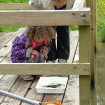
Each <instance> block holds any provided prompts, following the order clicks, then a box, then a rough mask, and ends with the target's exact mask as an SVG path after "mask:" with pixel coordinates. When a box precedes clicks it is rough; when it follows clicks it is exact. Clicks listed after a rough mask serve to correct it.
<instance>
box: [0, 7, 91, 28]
mask: <svg viewBox="0 0 105 105" xmlns="http://www.w3.org/2000/svg"><path fill="white" fill-rule="evenodd" d="M89 24H90V9H89V8H83V9H81V10H61V11H59V10H4V11H3V10H0V25H3V26H8V25H11V26H22V25H23V26H25V25H26V26H31V25H37V26H38V25H44V26H45V25H46V26H48V25H49V26H55V25H89Z"/></svg>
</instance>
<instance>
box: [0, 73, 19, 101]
mask: <svg viewBox="0 0 105 105" xmlns="http://www.w3.org/2000/svg"><path fill="white" fill-rule="evenodd" d="M17 77H18V75H6V76H4V77H3V78H2V79H1V80H0V89H1V90H4V91H9V90H10V89H11V87H12V86H13V84H14V83H15V82H16V80H17ZM4 98H5V96H3V95H0V103H1V102H2V101H3V99H4Z"/></svg>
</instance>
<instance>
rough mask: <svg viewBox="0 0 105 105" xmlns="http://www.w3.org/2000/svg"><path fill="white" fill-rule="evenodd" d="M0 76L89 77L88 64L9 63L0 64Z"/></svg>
mask: <svg viewBox="0 0 105 105" xmlns="http://www.w3.org/2000/svg"><path fill="white" fill-rule="evenodd" d="M0 74H33V75H34V74H37V75H38V74H44V75H90V64H89V63H78V64H75V63H72V64H69V63H68V64H59V63H56V64H48V63H43V64H42V63H36V64H35V63H13V64H12V63H11V64H0Z"/></svg>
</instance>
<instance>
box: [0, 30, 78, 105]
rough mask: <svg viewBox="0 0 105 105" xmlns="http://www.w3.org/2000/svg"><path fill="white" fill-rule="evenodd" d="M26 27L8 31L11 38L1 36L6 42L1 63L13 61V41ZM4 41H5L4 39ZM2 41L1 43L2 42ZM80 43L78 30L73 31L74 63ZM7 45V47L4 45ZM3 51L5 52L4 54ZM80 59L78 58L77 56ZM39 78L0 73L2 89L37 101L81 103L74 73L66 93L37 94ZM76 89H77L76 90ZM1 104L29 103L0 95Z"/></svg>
mask: <svg viewBox="0 0 105 105" xmlns="http://www.w3.org/2000/svg"><path fill="white" fill-rule="evenodd" d="M24 30H25V28H22V29H19V30H18V31H17V32H15V33H13V35H10V34H9V33H8V35H7V36H8V37H9V35H10V37H11V38H10V39H9V38H6V35H4V36H3V37H0V40H1V39H3V38H4V40H5V41H4V43H3V44H1V45H2V46H1V47H0V48H1V49H0V56H3V57H2V58H0V61H1V63H11V60H10V51H11V45H12V41H13V40H14V38H15V37H16V36H19V35H21V33H23V32H24ZM2 42H3V41H2ZM2 42H1V43H2ZM77 43H78V32H77V31H75V32H71V34H70V57H69V60H68V63H72V62H73V61H74V56H76V55H75V54H77V55H78V53H76V50H77V49H76V46H77ZM4 46H7V47H4ZM2 53H3V54H2ZM77 59H78V58H77ZM37 81H38V79H36V80H34V81H23V80H22V79H21V78H18V75H0V89H2V90H5V91H9V92H11V93H14V94H17V95H20V96H23V97H26V98H29V99H31V100H35V101H40V102H41V101H44V102H45V101H58V102H63V104H64V105H79V103H78V102H79V101H78V100H79V98H78V97H79V91H78V89H79V87H78V86H79V85H78V76H76V75H73V76H69V81H68V84H67V88H66V91H65V93H64V94H54V95H53V94H37V92H36V90H35V86H36V84H37ZM75 89H76V90H75ZM0 103H1V104H0V105H29V104H27V103H25V102H21V101H18V100H16V99H13V98H9V97H7V96H3V95H0Z"/></svg>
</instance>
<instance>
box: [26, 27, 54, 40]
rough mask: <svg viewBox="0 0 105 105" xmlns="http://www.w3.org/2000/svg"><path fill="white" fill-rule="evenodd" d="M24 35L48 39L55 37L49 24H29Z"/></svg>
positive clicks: (31, 37)
mask: <svg viewBox="0 0 105 105" xmlns="http://www.w3.org/2000/svg"><path fill="white" fill-rule="evenodd" d="M26 35H27V37H28V38H29V39H34V37H37V39H40V38H42V37H44V36H45V37H47V38H49V39H53V38H55V30H54V28H53V27H51V26H29V27H28V28H27V29H26Z"/></svg>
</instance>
